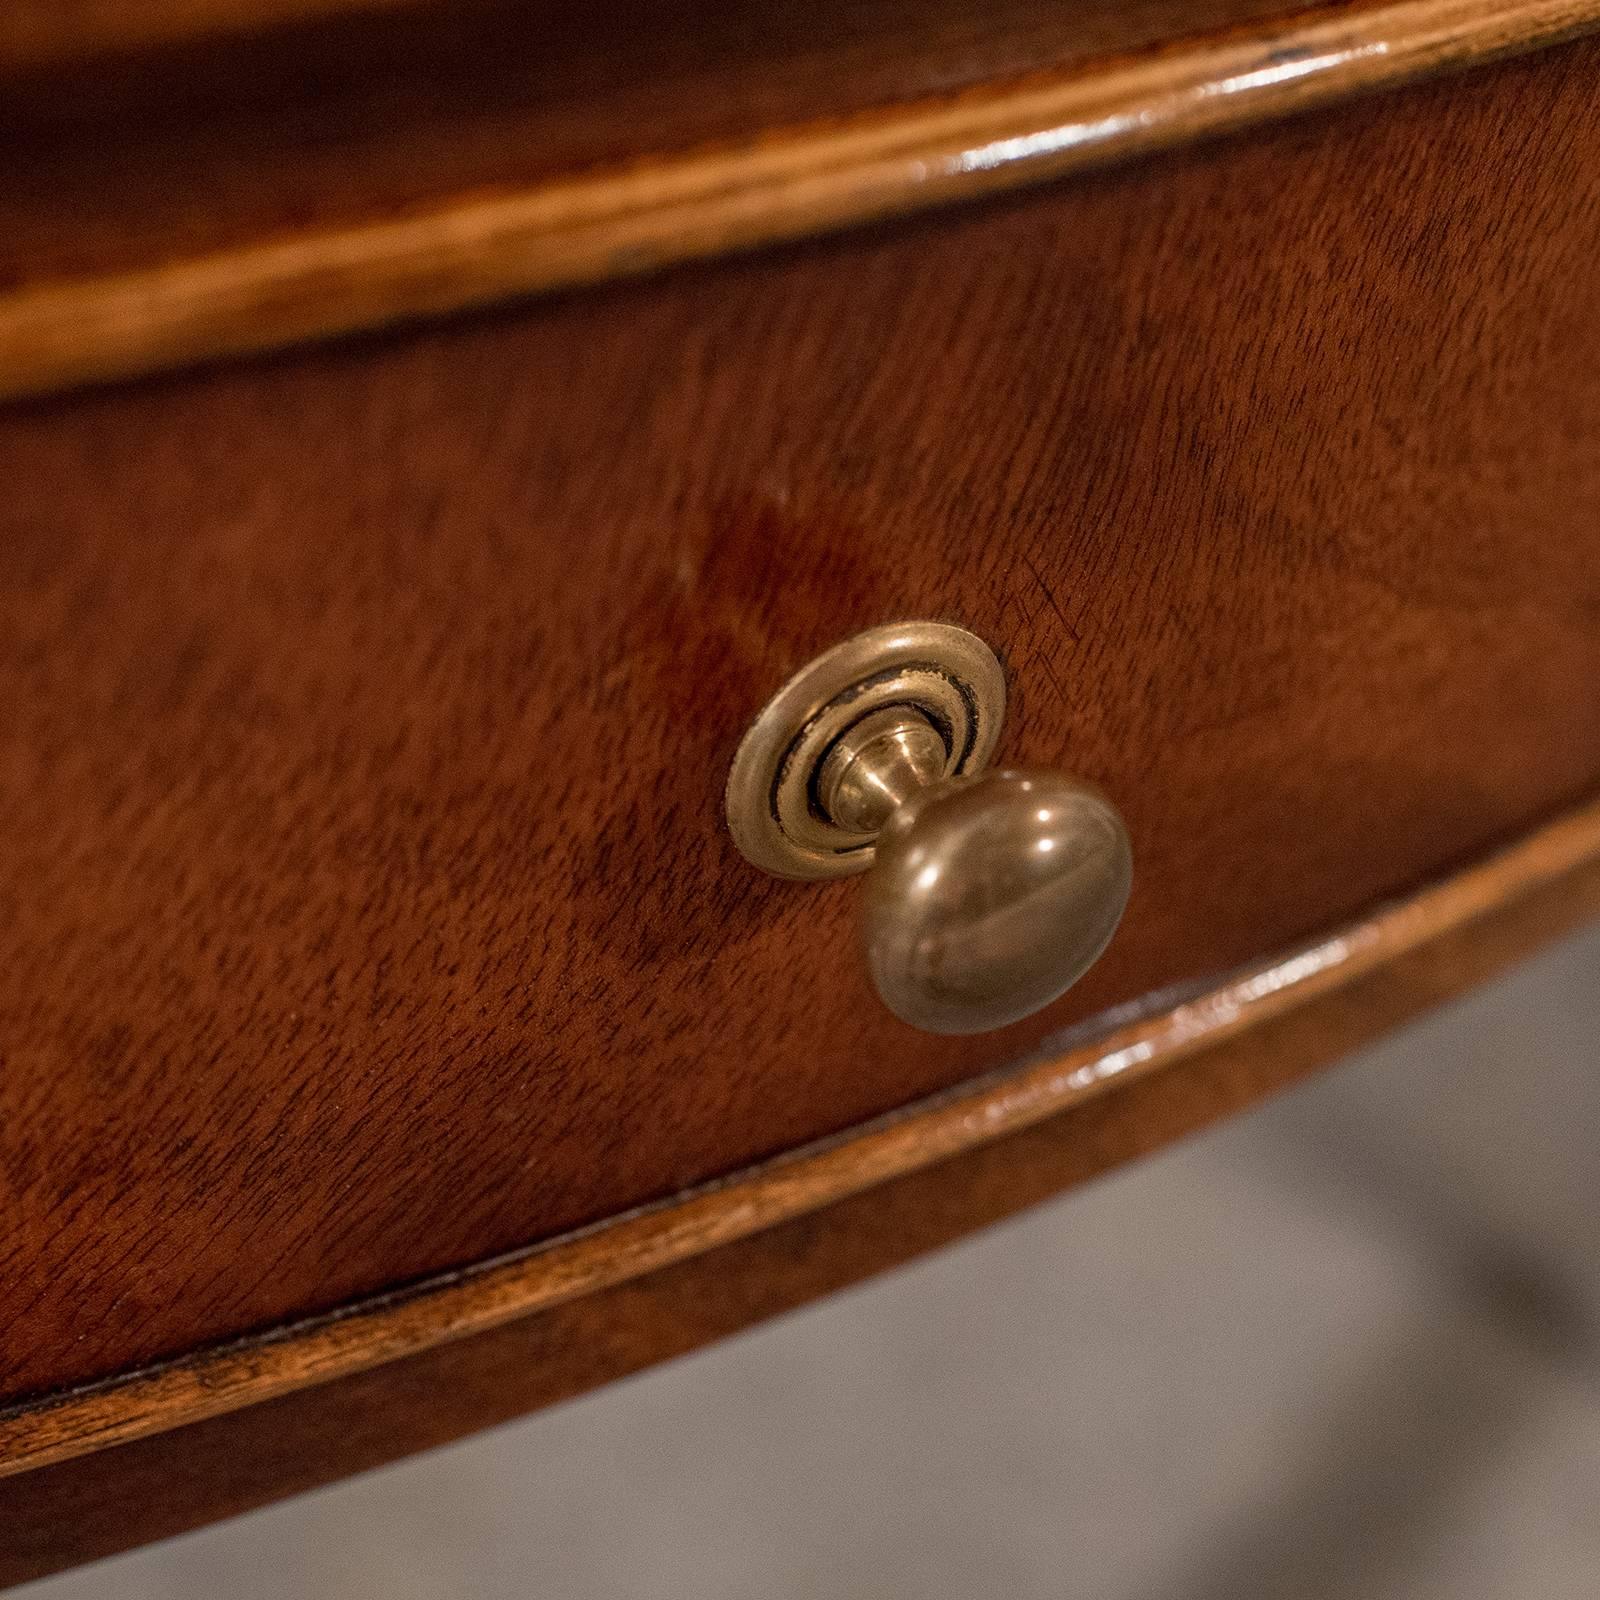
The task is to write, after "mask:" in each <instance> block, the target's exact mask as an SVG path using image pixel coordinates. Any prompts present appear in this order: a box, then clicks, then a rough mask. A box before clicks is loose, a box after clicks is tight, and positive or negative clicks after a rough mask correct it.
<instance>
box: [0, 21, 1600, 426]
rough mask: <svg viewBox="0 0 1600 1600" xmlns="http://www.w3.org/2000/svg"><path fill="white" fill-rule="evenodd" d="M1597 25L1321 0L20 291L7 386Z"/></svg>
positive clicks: (820, 227)
mask: <svg viewBox="0 0 1600 1600" xmlns="http://www.w3.org/2000/svg"><path fill="white" fill-rule="evenodd" d="M1596 26H1600V0H1514V3H1510V0H1396V3H1392V4H1377V5H1374V6H1372V7H1369V8H1362V9H1358V10H1354V11H1350V10H1346V9H1344V8H1338V9H1336V10H1333V11H1332V12H1330V11H1329V10H1328V9H1326V8H1324V9H1320V10H1313V11H1309V12H1304V13H1300V14H1297V15H1296V16H1294V17H1291V18H1288V19H1285V20H1281V21H1278V22H1275V23H1274V24H1272V25H1270V26H1267V27H1263V28H1260V29H1256V30H1252V31H1251V32H1249V33H1248V34H1247V35H1243V36H1241V35H1239V34H1237V33H1234V34H1216V35H1208V36H1202V37H1198V38H1196V39H1193V40H1190V41H1188V42H1186V43H1184V44H1181V45H1175V46H1173V47H1171V48H1169V49H1167V50H1165V51H1163V52H1162V53H1160V54H1159V55H1155V56H1148V57H1141V58H1135V59H1128V60H1121V61H1111V62H1105V63H1101V64H1099V65H1098V66H1095V67H1092V68H1088V69H1084V68H1081V67H1080V68H1077V69H1074V70H1073V71H1071V72H1068V73H1062V74H1056V75H1032V76H1030V77H1028V78H1027V79H1024V80H1019V81H1011V82H1006V83H995V84H987V85H984V86H982V87H981V88H980V89H976V90H972V91H968V92H966V93H963V94H961V95H958V96H956V97H954V98H930V99H925V100H921V101H915V102H909V103H907V104H904V105H900V106H896V107H893V108H889V109H885V108H881V107H880V108H875V109H873V110H871V111H864V112H861V113H858V114H856V115H854V116H852V117H847V118H844V119H842V120H837V121H830V122H827V123H822V124H808V125H802V126H794V127H790V128H787V129H783V130H780V131H778V132H775V133H773V134H771V135H770V136H767V137H763V138H761V139H759V140H753V141H749V142H746V143H741V144H738V145H732V146H718V147H715V148H702V149H696V150H692V151H688V152H685V153H682V154H678V155H675V156H671V157H665V158H662V159H659V160H657V161H655V162H651V163H635V164H631V165H629V166H627V167H623V168H612V169H605V170H598V171H596V172H594V173H591V174H587V175H585V176H583V177H582V178H575V179H570V180H565V181H562V182H559V183H550V184H545V185H541V186H537V187H533V188H530V189H527V190H525V191H522V192H516V193H511V194H505V195H499V196H496V197H494V198H492V199H484V198H465V197H463V198H460V199H457V200H451V201H447V202H444V203H441V204H439V205H438V206H436V207H435V208H433V209H431V210H429V211H428V212H426V213H424V214H421V215H415V216H409V217H403V218H391V219H385V220H383V221H376V222H369V223H364V224H361V225H357V226H347V227H330V228H323V229H313V230H309V231H307V232H306V233H304V234H302V235H297V236H295V237H291V238H278V239H263V240H259V241H256V242H253V243H249V244H245V245H242V246H240V247H238V248H236V249H230V250H227V251H225V252H221V253H217V254H211V255H199V256H192V257H189V258H187V259H184V258H182V257H179V258H176V259H173V260H170V261H165V262H163V263H162V264H161V265H159V266H152V267H150V268H147V269H141V270H139V271H136V272H131V273H126V274H122V275H116V276H105V277H97V278H84V279H66V280H62V281H59V282H53V283H50V282H47V283H37V284H34V285H32V286H27V287H21V288H18V289H17V290H14V291H13V292H11V293H9V294H5V295H3V296H0V398H17V397H21V396H24V395H34V394H41V393H48V392H51V391H55V390H59V389H63V388H69V387H72V386H75V385H81V384H87V383H94V382H100V381H107V380H111V379H117V378H125V377H130V376H133V375H136V374H140V373H148V372H153V371H157V370H160V369H162V368H167V367H173V366H179V365H185V364H189V363H194V362H202V361H207V360H211V359H215V358H219V357H226V356H236V355H243V354H247V353H252V352H260V351H265V350H269V349H273V348H277V347H281V346H285V345H290V344H294V343H298V342H301V341H305V340H311V339H318V338H326V337H331V336H335V335H340V334H347V333H353V332H355V331H357V330H362V329H373V328H380V327H385V326H390V325H393V324H396V323H400V322H405V321H411V320H415V319H419V318H426V317H434V316H439V315H443V314H446V313H449V312H453V311H458V310H462V309H465V308H468V307H474V306H482V305H487V304H489V303H491V302H494V301H497V300H501V299H504V298H507V297H511V296H519V295H528V294H533V293H537V292H541V291H549V290H554V289H560V288H566V287H572V286H575V285H580V284H586V283H593V282H597V281H601V280H605V279H610V278H618V277H625V276H630V275H635V274H640V273H645V272H649V271H652V270H655V269H658V268H661V267H665V266H668V265H671V264H673V263H677V262H682V261H687V260H691V259H695V258H701V257H707V256H714V255H718V254H722V253H725V252H730V251H739V250H747V249H751V248H754V247H757V246H760V245H765V244H772V243H777V242H781V241H788V240H795V239H799V238H803V237H808V236H812V235H816V234H822V233H827V232H831V231H834V230H837V229H840V228H845V227H848V226H851V225H855V224H861V223H866V222H869V221H873V220H875V219H880V218H884V217H889V216H894V215H901V214H905V213H909V212H912V211H916V210H920V209H922V208H925V207H929V206H933V205H935V204H939V203H945V202H951V201H955V200H958V199H967V198H975V197H977V196H980V195H985V194H991V193H995V192H998V191H1001V190H1005V189H1012V188H1017V187H1020V186H1022V185H1024V184H1029V183H1036V182H1040V181H1042V180H1044V179H1047V178H1053V177H1057V176H1060V175H1062V174H1066V173H1070V172H1073V171H1077V170H1081V169H1084V168H1088V167H1091V166H1095V165H1099V164H1103V163H1105V162H1108V161H1111V160H1114V159H1118V158H1122V157H1127V156H1131V155H1135V154H1138V153H1141V152H1145V151H1149V150H1154V149H1157V148H1160V147H1163V146H1167V145H1171V144H1174V143H1177V142H1179V141H1182V140H1186V139H1193V138H1199V137H1203V136H1206V135H1212V134H1219V133H1223V132H1226V131H1229V130H1232V129H1237V128H1240V127H1243V126H1245V125H1247V124H1250V123H1254V122H1259V121H1262V120H1265V119H1268V118H1273V117H1280V116H1285V115H1288V114H1290V113H1292V112H1296V111H1301V110H1305V109H1308V108H1310V107H1313V106H1318V105H1323V104H1326V103H1329V102H1331V101H1334V100H1336V99H1339V98H1343V97H1345V96H1348V95H1351V94H1355V93H1357V92H1360V91H1364V90H1371V89H1375V88H1379V87H1383V86H1390V85H1394V84H1398V83H1403V82H1406V81H1408V80H1411V79H1414V78H1416V77H1419V76H1421V75H1423V74H1425V73H1430V72H1436V71H1442V70H1444V69H1447V68H1450V67H1460V66H1465V65H1468V64H1471V63H1476V62H1482V61H1486V60H1490V59H1494V58H1497V57H1500V56H1504V55H1508V54H1511V53H1514V52H1519V51H1525V50H1531V49H1534V48H1537V47H1539V46H1543V45H1549V44H1553V43H1555V42H1558V41H1560V40H1563V39H1567V38H1571V37H1574V36H1576V35H1577V34H1579V33H1581V32H1584V31H1586V30H1588V29H1590V28H1593V27H1596Z"/></svg>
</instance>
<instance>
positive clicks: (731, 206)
mask: <svg viewBox="0 0 1600 1600" xmlns="http://www.w3.org/2000/svg"><path fill="white" fill-rule="evenodd" d="M145 3H146V5H147V6H154V7H155V8H156V9H157V10H159V9H161V8H162V6H164V5H165V4H166V0H145ZM256 3H258V4H259V3H261V0H256ZM277 3H278V0H274V5H273V6H269V7H266V8H265V9H266V11H267V12H268V13H271V12H272V11H273V10H274V9H275V7H276V5H277ZM294 3H295V4H300V3H301V0H294ZM305 3H307V4H310V3H311V0H305ZM334 8H335V9H336V10H340V11H345V10H352V11H353V12H354V15H348V16H347V15H341V16H337V17H334V18H333V19H332V20H323V21H319V22H317V23H316V24H315V25H307V26H304V27H300V28H296V29H290V30H287V31H285V30H282V29H279V30H276V31H274V30H270V29H269V30H267V31H266V32H264V33H262V34H260V35H259V36H251V37H245V38H242V39H238V40H234V41H232V42H228V43H216V42H211V43H206V44H201V45H194V46H191V47H189V48H186V49H177V48H173V49H169V50H167V51H164V52H160V51H157V52H150V51H145V52H142V53H133V54H131V55H126V56H120V57H115V58H113V59H111V60H110V61H107V60H105V59H102V58H99V57H95V58H93V59H91V60H90V61H88V62H86V63H85V62H76V63H73V64H70V65H68V66H58V67H56V68H55V69H53V70H49V71H45V70H42V69H38V68H35V69H34V70H32V71H20V70H14V71H13V73H12V74H11V76H10V77H9V79H7V78H6V77H5V76H4V69H5V53H4V34H3V31H0V91H3V92H0V395H10V394H20V393H27V392H38V391H47V390H52V389H59V388H60V387H62V386H64V385H67V384H71V383H81V382H87V381H96V380H102V379H105V378H107V377H116V376H119V375H126V374H129V373H134V372H142V371H149V370H153V369H156V368H159V367H163V366H169V365H174V364H184V363H192V362H194V361H197V360H201V359H205V358H209V357H215V356H218V355H222V354H227V353H230V352H239V351H244V350H253V349H263V348H269V347H274V346H278V345H283V344H286V343H290V342H293V341H295V340H300V339H305V338H312V337H323V336H327V335H330V334H334V333H342V332H348V331H350V330H354V329H361V328H371V327H375V326H379V325H383V324H386V323H392V322H396V321H399V320H404V319H409V318H416V317H420V316H425V315H433V314H437V313H440V312H443V311H450V310H456V309H459V308H461V307H463V306H469V305H474V304H478V303H484V302H489V301H494V300H499V299H504V298H505V297H507V296H510V295H515V294H524V293H528V292H530V291H534V290H548V289H550V288H552V287H560V286H564V285H571V284H574V283H581V282H589V281H593V280H596V279H603V278H612V277H616V276H619V275H623V274H629V273H638V272H642V271H646V270H650V269H652V268H656V267H659V266H661V265H662V264H664V263H668V262H673V261H677V260H682V259H685V258H688V257H693V256H698V255H707V254H718V253H724V252H726V251H728V250H731V249H735V248H746V247H749V246H752V245H756V244H763V243H770V242H772V241H774V240H778V239H784V238H790V237H796V236H812V235H815V234H816V233H818V232H819V231H822V230H824V229H829V228H836V227H840V226H844V225H847V224H854V223H860V222H862V221H863V220H865V219H870V218H874V217H880V216H883V215H886V214H889V213H894V212H902V211H907V210H913V209H916V208H920V207H927V206H930V205H933V204H935V203H936V202H945V201H950V200H953V199H960V198H963V197H971V196H974V195H981V194H984V193H988V192H992V191H994V190H996V189H1000V188H1005V187H1014V186H1016V185H1019V184H1023V183H1027V182H1036V181H1038V180H1039V179H1040V178H1042V177H1045V176H1049V175H1059V174H1060V173H1062V172H1065V171H1069V170H1074V169H1080V168H1083V167H1085V166H1090V165H1097V164H1103V163H1105V162H1106V161H1108V160H1110V159H1112V158H1114V157H1126V156H1128V155H1130V154H1133V153H1138V152H1141V151H1146V150H1149V149H1150V148H1152V147H1156V146H1160V145H1163V144H1170V143H1173V142H1176V141H1180V140H1184V139H1192V138H1195V137H1198V136H1200V135H1203V134H1214V133H1216V132H1218V131H1219V130H1226V129H1230V128H1237V127H1240V126H1242V125H1245V124H1248V123H1252V122H1258V121H1260V120H1262V119H1264V118H1268V117H1274V116H1282V115H1284V114H1285V113H1287V112H1290V111H1295V110H1298V109H1303V108H1304V107H1306V106H1312V105H1320V104H1325V103H1327V102H1329V101H1331V100H1334V99H1339V98H1347V97H1349V96H1351V95H1352V94H1354V93H1356V92H1357V91H1360V90H1371V89H1373V88H1376V87H1383V86H1393V85H1394V84H1396V83H1400V82H1403V81H1405V80H1407V79H1410V78H1413V77H1416V76H1417V75H1419V74H1423V73H1428V72H1437V71H1440V70H1442V69H1444V68H1446V67H1451V66H1461V65H1463V64H1467V63H1472V62H1481V61H1484V60H1487V59H1490V58H1492V57H1494V56H1497V55H1500V54H1503V53H1505V52H1507V51H1516V50H1527V49H1531V48H1533V47H1535V46H1537V45H1541V44H1549V43H1550V42H1551V41H1553V40H1556V39H1560V38H1562V37H1564V36H1567V35H1570V34H1573V33H1575V32H1578V31H1582V30H1584V29H1588V28H1592V27H1594V26H1596V25H1597V24H1600V0H1357V3H1337V4H1324V5H1320V6H1311V7H1301V8H1294V7H1285V6H1284V5H1283V4H1282V3H1281V0H1073V3H1072V4H1070V5H1061V4H1057V3H1054V0H994V3H992V4H987V5H984V6H974V5H972V4H970V0H917V3H911V0H817V3H815V4H811V5H807V6H803V7H802V6H794V5H791V4H788V3H786V0H696V3H694V4H690V5H687V6H685V5H684V4H682V3H681V0H639V3H636V4H632V5H625V6H620V7H612V8H608V9H605V10H603V11H599V12H597V11H596V10H595V8H593V7H590V6H580V5H577V4H573V3H562V4H542V5H527V4H512V3H500V4H486V3H474V4H470V5H465V6H450V7H441V6H427V7H418V8H407V9H406V10H405V11H404V12H401V13H397V12H393V11H390V10H389V9H387V8H386V7H380V8H378V9H377V10H375V11H374V10H372V9H371V8H370V6H369V5H368V4H367V3H365V0H360V3H356V4H354V5H353V6H344V5H340V4H338V3H337V0H334ZM30 9H31V8H30V7H29V6H27V5H24V6H23V7H22V14H23V15H24V16H25V15H27V14H28V12H29V10H30ZM172 9H173V10H174V11H175V12H176V13H178V14H180V15H182V14H186V13H187V12H188V11H189V10H191V9H198V10H199V11H201V12H210V11H213V10H217V9H228V8H227V7H225V6H222V5H221V0H173V4H172ZM73 10H74V11H75V12H82V11H83V10H84V7H83V6H82V5H80V6H77V7H74V8H73ZM95 11H96V8H95V7H94V6H89V7H88V14H89V15H93V14H94V13H95ZM138 14H139V13H138V12H137V11H133V12H130V13H129V16H130V18H136V17H137V15H138Z"/></svg>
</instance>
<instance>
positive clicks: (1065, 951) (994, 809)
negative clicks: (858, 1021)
mask: <svg viewBox="0 0 1600 1600" xmlns="http://www.w3.org/2000/svg"><path fill="white" fill-rule="evenodd" d="M950 636H957V637H950ZM912 637H914V638H915V639H916V641H917V644H918V646H919V648H920V651H921V657H922V659H921V660H920V662H919V661H916V660H913V659H912V656H913V655H914V654H915V652H914V651H911V650H910V649H909V647H908V640H909V639H910V638H912ZM974 646H976V647H977V648H976V651H974V649H973V647H974ZM874 647H882V648H883V649H884V650H886V651H887V652H888V654H889V655H890V656H891V657H892V658H893V659H890V660H889V661H888V662H887V663H885V662H884V661H882V660H880V659H879V658H878V656H877V655H875V653H874ZM963 652H964V655H963ZM977 652H981V653H982V654H981V656H980V655H979V654H977ZM957 656H961V657H962V659H960V660H956V659H955V658H956V657H957ZM874 666H876V670H875V671H874V670H872V669H873V668H874ZM962 672H965V673H966V674H967V675H966V676H965V677H963V676H961V673H962ZM852 673H853V674H855V676H854V677H853V679H852V681H849V682H842V681H841V680H843V679H847V678H851V675H852ZM923 673H926V675H927V684H926V686H925V685H924V681H923V677H922V676H921V674H923ZM934 680H938V682H939V683H943V684H952V683H953V684H954V686H955V691H956V693H957V695H958V697H959V698H960V700H961V703H962V704H964V705H965V706H966V707H967V710H968V712H969V714H970V715H969V719H968V721H967V722H965V723H962V724H961V725H960V726H959V727H958V726H957V725H956V722H955V721H953V720H952V719H951V714H950V707H949V705H948V704H946V703H945V702H942V701H940V700H939V698H938V694H939V693H940V692H941V691H940V690H939V689H938V688H937V687H936V686H935V682H934ZM824 694H826V698H822V697H823V696H824ZM1003 697H1004V687H1003V680H1002V679H1001V677H1000V672H999V664H998V662H996V661H995V660H994V657H993V655H992V653H991V652H989V651H988V649H987V647H986V646H984V645H982V644H981V642H980V641H978V640H976V639H974V638H973V636H972V635H971V634H967V633H965V632H963V630H960V629H955V628H949V627H947V626H944V625H936V624H910V625H900V626H899V627H897V628H894V629H875V630H873V631H872V633H871V634H867V635H862V636H860V637H859V638H858V639H856V640H852V641H849V642H848V643H847V644H846V645H844V646H840V647H838V648H837V649H836V650H835V651H831V652H829V654H828V655H826V656H823V657H821V658H819V660H818V661H817V662H814V663H812V665H811V667H809V668H807V669H806V670H805V671H804V672H802V673H800V674H798V675H797V677H796V678H795V679H793V680H791V682H790V683H789V684H788V685H786V686H785V689H784V690H783V691H782V693H780V695H779V696H778V697H777V698H776V699H775V700H774V701H773V702H772V704H771V705H770V706H769V707H768V710H767V711H766V712H764V713H763V716H762V718H761V719H758V721H757V723H756V725H755V727H754V728H752V729H751V732H750V734H749V735H747V737H746V740H745V743H744V745H742V746H741V748H740V752H739V757H738V759H736V761H735V764H734V771H733V774H732V776H731V777H730V781H729V786H728V807H729V820H730V823H731V824H732V825H733V830H734V836H735V838H736V839H737V840H738V841H739V844H740V847H741V848H742V849H744V851H745V853H746V854H747V855H748V856H750V858H751V859H752V860H754V861H757V862H758V864H760V865H763V866H766V867H767V868H768V869H769V870H774V871H779V872H783V873H786V874H789V875H793V876H812V877H821V876H832V875H835V874H836V873H838V872H841V871H860V870H866V871H867V873H868V875H867V883H866V891H865V895H864V899H863V905H862V935H863V943H864V946H865V951H866V959H867V968H868V971H869V972H870V974H871V977H872V981H873V984H874V986H875V987H876V988H877V991H878V993H879V995H880V996H881V997H882V999H883V1001H884V1003H885V1004H886V1005H887V1006H888V1007H889V1009H890V1010H891V1011H892V1012H894V1014H895V1015H896V1016H898V1017H900V1018H901V1019H902V1020H903V1021H905V1022H908V1023H910V1024H912V1025H913V1026H914V1027H918V1028H922V1029H924V1030H926V1031H927V1032H930V1033H979V1032H983V1031H985V1030H987V1029H990V1028H999V1027H1004V1026H1005V1025H1006V1024H1007V1023H1010V1022H1015V1021H1017V1020H1019V1019H1020V1018H1022V1017H1025V1016H1028V1015H1030V1014H1031V1013H1032V1012H1034V1011H1037V1010H1039V1009H1040V1008H1041V1007H1043V1006H1045V1005H1048V1004H1049V1003H1050V1002H1051V1001H1052V1000H1054V999H1055V998H1056V997H1057V996H1058V995H1060V994H1062V993H1063V992H1064V991H1065V990H1066V989H1068V988H1069V987H1071V985H1072V984H1074V983H1075V982H1077V980H1078V979H1079V978H1080V977H1082V976H1083V974H1084V973H1085V972H1086V971H1087V970H1088V969H1089V967H1090V966H1091V965H1092V964H1093V963H1094V961H1095V960H1096V959H1097V958H1098V957H1099V955H1100V953H1101V951H1103V950H1104V949H1105V947H1106V945H1107V943H1108V942H1109V941H1110V939H1111V936H1112V934H1113V933H1114V932H1115V931H1116V928H1117V924H1118V922H1119V921H1120V919H1121V916H1122V911H1123V907H1124V906H1125V905H1126V904H1127V899H1128V892H1129V889H1130V887H1131V884H1132V875H1133V861H1132V852H1131V849H1130V846H1129V842H1128V834H1127V830H1126V828H1125V827H1124V826H1123V823H1122V819H1121V818H1120V817H1119V816H1118V815H1117V812H1116V809H1115V807H1114V806H1113V805H1112V804H1111V802H1110V801H1109V800H1108V799H1107V798H1106V797H1105V796H1104V795H1103V794H1102V793H1101V792H1100V791H1099V790H1098V789H1096V788H1095V787H1093V786H1092V785H1090V784H1087V783H1082V782H1079V781H1078V780H1076V779H1073V778H1069V777H1066V776H1064V775H1061V774H1057V773H1052V772H1005V771H1002V772H993V773H988V774H984V775H981V776H980V775H979V769H980V768H981V766H982V763H983V759H984V757H985V756H986V755H987V753H988V750H989V749H990V748H991V747H992V745H993V743H994V738H995V735H996V734H997V732H998V724H999V719H1000V715H1001V711H1002V709H1003V704H1004V698H1003ZM959 715H960V714H959V713H957V717H958V718H959ZM958 734H959V735H961V736H962V737H963V738H964V739H965V743H964V744H962V745H960V746H959V747H958V742H957V735H958ZM757 776H761V777H762V778H763V779H764V781H763V782H762V783H760V784H757V783H756V781H755V779H756V777H757ZM752 798H754V799H755V800H756V801H757V802H758V803H759V809H756V808H753V807H751V806H749V805H747V804H746V802H747V801H749V800H751V799H752ZM829 852H831V853H829Z"/></svg>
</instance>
